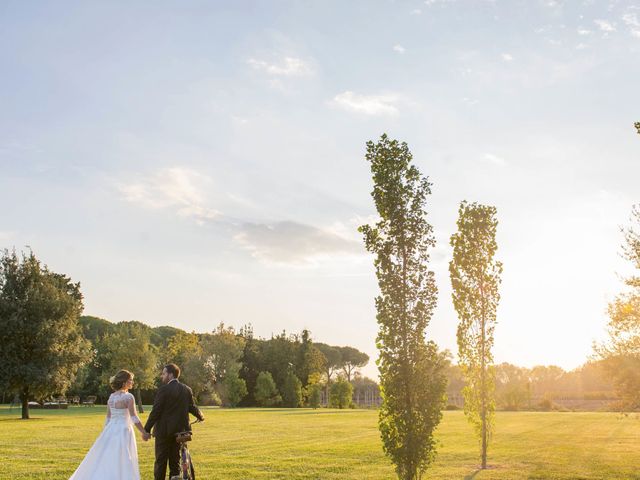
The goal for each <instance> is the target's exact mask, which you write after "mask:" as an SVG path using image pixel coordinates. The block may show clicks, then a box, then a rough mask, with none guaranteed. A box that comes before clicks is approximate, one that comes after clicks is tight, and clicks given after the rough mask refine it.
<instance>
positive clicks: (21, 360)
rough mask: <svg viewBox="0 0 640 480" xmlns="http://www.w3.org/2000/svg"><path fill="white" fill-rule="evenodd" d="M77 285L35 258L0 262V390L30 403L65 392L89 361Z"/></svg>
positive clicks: (8, 256) (12, 256) (25, 408)
mask: <svg viewBox="0 0 640 480" xmlns="http://www.w3.org/2000/svg"><path fill="white" fill-rule="evenodd" d="M82 308H83V305H82V294H81V293H80V284H78V283H73V282H72V281H71V279H69V278H68V277H67V276H65V275H62V274H59V273H54V272H52V271H51V270H49V269H48V267H47V266H46V265H42V264H41V263H40V261H39V260H38V259H37V258H36V256H35V255H34V254H33V252H30V253H29V255H25V254H22V256H21V257H19V256H18V255H17V254H16V252H15V251H13V252H11V253H10V252H9V251H7V250H5V251H4V253H3V255H2V257H0V387H3V388H6V389H7V390H9V391H11V392H17V393H19V395H20V399H21V402H22V418H23V419H28V418H29V399H30V398H31V397H32V396H37V397H43V396H46V395H50V394H53V393H59V392H64V391H65V389H66V388H68V387H69V385H70V384H71V383H72V381H73V379H74V376H75V375H76V373H77V371H78V369H79V368H80V366H82V365H83V364H84V363H85V362H87V361H88V360H89V358H90V350H89V344H88V342H87V341H86V340H85V339H84V337H83V336H82V330H81V328H80V325H79V323H78V318H79V317H80V314H81V313H82Z"/></svg>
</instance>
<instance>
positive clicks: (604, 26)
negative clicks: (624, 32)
mask: <svg viewBox="0 0 640 480" xmlns="http://www.w3.org/2000/svg"><path fill="white" fill-rule="evenodd" d="M593 23H595V24H596V25H597V26H598V28H599V29H600V30H602V31H603V32H605V33H610V32H615V31H616V27H615V25H614V24H613V23H611V22H610V21H608V20H602V19H599V20H594V22H593Z"/></svg>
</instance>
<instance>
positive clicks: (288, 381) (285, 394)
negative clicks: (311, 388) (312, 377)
mask: <svg viewBox="0 0 640 480" xmlns="http://www.w3.org/2000/svg"><path fill="white" fill-rule="evenodd" d="M282 405H284V406H285V407H288V408H297V407H300V406H302V382H300V379H299V378H298V377H296V374H295V373H293V372H292V371H290V372H289V373H287V376H286V377H285V381H284V387H283V388H282Z"/></svg>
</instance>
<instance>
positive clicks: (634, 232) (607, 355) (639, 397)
mask: <svg viewBox="0 0 640 480" xmlns="http://www.w3.org/2000/svg"><path fill="white" fill-rule="evenodd" d="M623 235H624V242H623V245H622V251H623V255H624V257H625V258H626V259H627V260H629V261H630V262H631V264H632V265H633V267H634V268H635V271H636V274H635V275H632V276H630V277H629V278H627V279H625V284H626V285H627V287H628V288H627V290H626V291H624V292H623V293H621V294H620V295H618V296H617V297H616V298H615V299H614V300H613V302H611V303H610V304H609V309H608V313H609V325H608V333H609V339H608V341H607V342H604V343H602V344H600V345H595V346H594V348H595V352H596V357H597V358H599V359H600V360H601V361H602V362H601V363H602V366H603V368H604V371H605V372H606V374H607V375H608V376H609V378H610V379H611V381H612V383H613V385H614V388H615V390H616V393H617V394H618V396H619V397H620V399H621V400H620V405H619V406H620V408H621V409H622V410H636V409H638V408H640V276H638V273H637V272H639V271H640V205H635V206H634V207H633V208H632V212H631V227H629V228H626V229H623Z"/></svg>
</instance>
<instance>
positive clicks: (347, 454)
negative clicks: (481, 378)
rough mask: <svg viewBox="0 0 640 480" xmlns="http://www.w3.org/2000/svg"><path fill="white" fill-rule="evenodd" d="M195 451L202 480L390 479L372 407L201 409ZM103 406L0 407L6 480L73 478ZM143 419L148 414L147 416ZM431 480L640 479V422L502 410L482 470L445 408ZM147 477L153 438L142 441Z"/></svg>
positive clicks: (461, 423)
mask: <svg viewBox="0 0 640 480" xmlns="http://www.w3.org/2000/svg"><path fill="white" fill-rule="evenodd" d="M204 413H205V416H206V422H205V423H203V424H199V425H196V426H195V435H194V441H193V442H192V443H191V451H192V454H193V456H194V460H195V462H196V467H197V473H199V474H200V476H199V478H200V479H203V480H217V479H229V480H239V479H335V480H338V479H340V480H349V479H354V480H355V479H358V480H361V479H371V480H382V479H393V478H395V476H394V472H393V469H392V467H391V465H390V463H389V461H388V460H387V459H386V458H385V456H384V454H383V452H382V448H381V442H380V439H379V435H378V430H377V412H376V411H373V410H342V411H341V410H326V409H320V410H315V411H314V410H307V409H293V410H289V409H206V408H205V409H204ZM104 414H105V409H104V407H99V406H96V407H93V408H87V407H74V408H71V409H69V410H67V411H64V410H61V411H43V410H33V411H32V416H33V417H34V418H33V419H32V420H28V421H23V420H19V419H18V418H17V417H18V416H19V410H17V409H14V410H13V411H12V412H10V411H9V410H8V408H6V407H0V479H3V480H4V479H6V480H9V479H16V478H20V479H38V480H44V479H46V480H58V479H59V480H63V479H68V477H69V476H70V475H71V473H72V472H73V471H74V469H75V467H76V466H77V465H78V464H79V462H80V461H81V460H82V458H83V456H84V454H85V453H86V452H87V450H88V449H89V447H90V446H91V444H92V443H93V440H94V439H95V438H96V436H97V435H98V433H99V431H100V430H101V428H102V425H103V418H104ZM142 417H143V419H144V418H146V414H144V415H142ZM437 436H438V440H439V442H440V446H439V453H438V458H437V461H436V463H435V464H434V465H433V467H432V468H431V469H430V470H429V472H428V474H427V478H429V479H465V480H471V479H473V480H489V479H572V480H576V479H607V480H611V479H625V480H629V479H640V420H639V419H638V417H637V416H629V417H621V416H620V415H617V414H614V413H556V412H550V413H520V412H499V413H498V414H497V418H496V433H495V436H494V441H493V444H492V446H491V449H490V452H489V463H490V466H491V468H490V469H488V470H485V471H478V446H477V442H476V440H475V439H474V438H473V435H472V429H471V427H470V425H469V424H468V423H467V421H466V420H465V418H464V416H463V414H462V413H461V412H446V413H445V415H444V419H443V421H442V423H441V425H440V427H439V429H438V435H437ZM138 447H139V453H140V468H141V471H142V479H143V480H151V479H152V478H153V477H152V470H153V468H152V465H153V442H152V441H150V442H147V443H145V442H142V441H141V440H140V439H139V436H138Z"/></svg>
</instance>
